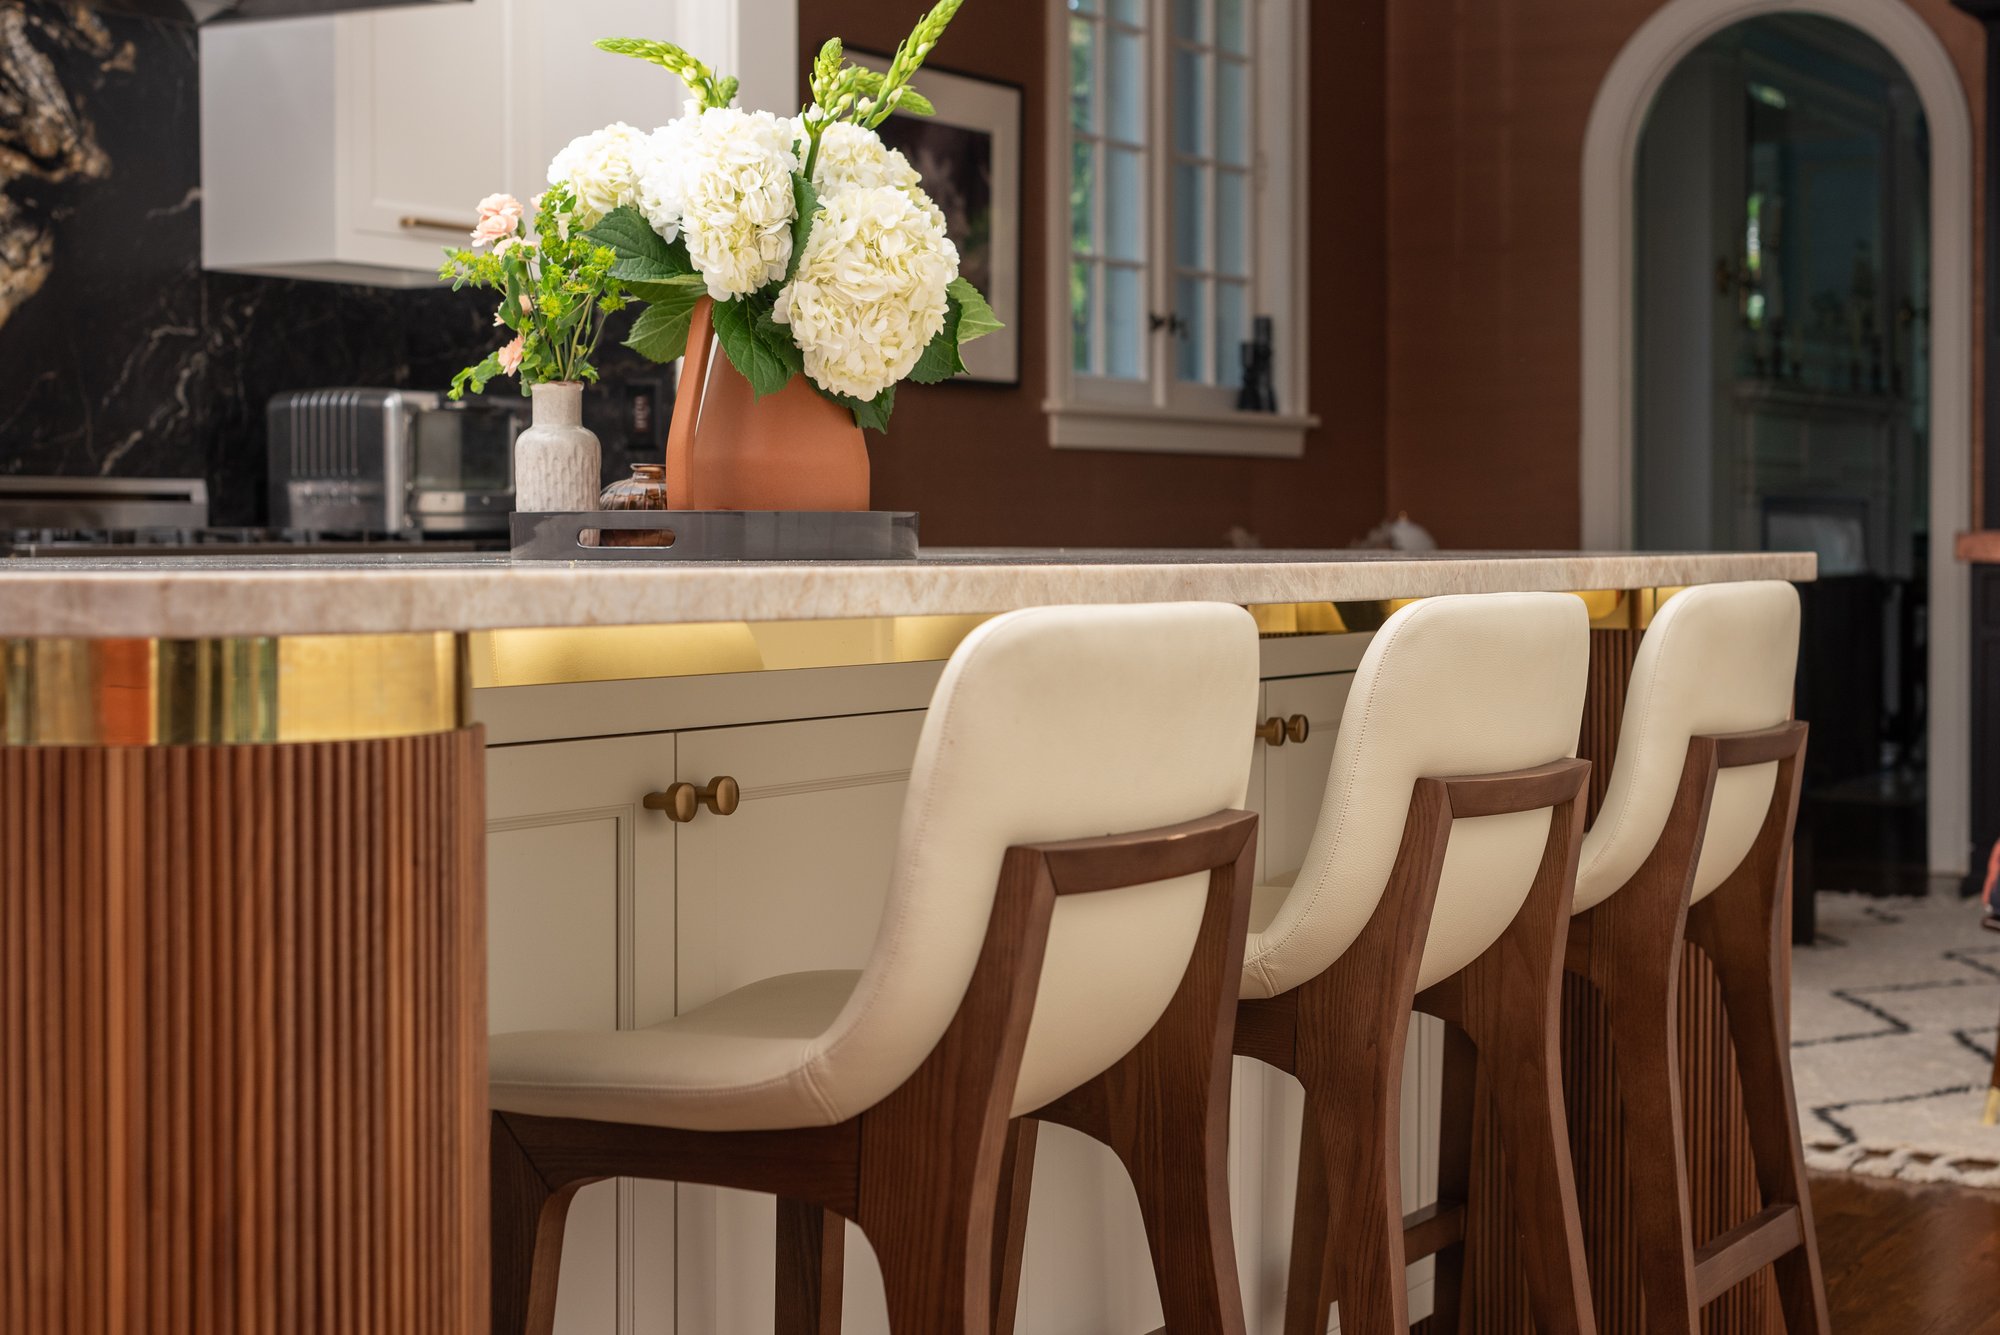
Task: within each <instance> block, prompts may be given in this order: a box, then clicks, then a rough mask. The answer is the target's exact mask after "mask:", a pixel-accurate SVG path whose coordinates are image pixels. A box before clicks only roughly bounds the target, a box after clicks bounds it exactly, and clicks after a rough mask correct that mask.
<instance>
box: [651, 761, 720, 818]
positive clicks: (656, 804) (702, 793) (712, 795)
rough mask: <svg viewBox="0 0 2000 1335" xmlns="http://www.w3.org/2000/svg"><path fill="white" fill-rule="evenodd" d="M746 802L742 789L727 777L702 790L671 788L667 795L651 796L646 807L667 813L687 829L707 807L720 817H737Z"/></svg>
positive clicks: (684, 785) (683, 786)
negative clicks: (740, 805) (738, 808)
mask: <svg viewBox="0 0 2000 1335" xmlns="http://www.w3.org/2000/svg"><path fill="white" fill-rule="evenodd" d="M742 801H743V789H742V787H741V786H740V785H739V784H738V783H737V782H736V780H734V779H732V778H730V777H729V776H728V775H727V774H724V775H721V776H719V777H717V778H714V779H710V780H709V781H708V782H707V783H706V784H704V785H702V786H701V787H699V788H697V787H695V786H694V785H693V784H691V783H673V784H668V785H667V788H666V791H665V792H660V793H647V794H646V798H645V801H644V803H643V805H644V806H645V808H646V810H648V811H664V812H666V813H667V819H668V820H670V821H673V822H675V823H676V824H679V825H685V824H687V823H688V822H689V821H691V820H693V819H694V818H695V816H696V814H697V813H698V812H699V811H700V810H701V808H703V807H707V808H708V809H709V810H710V811H713V812H714V813H715V814H716V815H718V816H730V815H734V814H735V813H736V808H737V806H738V805H739V804H741V802H742Z"/></svg>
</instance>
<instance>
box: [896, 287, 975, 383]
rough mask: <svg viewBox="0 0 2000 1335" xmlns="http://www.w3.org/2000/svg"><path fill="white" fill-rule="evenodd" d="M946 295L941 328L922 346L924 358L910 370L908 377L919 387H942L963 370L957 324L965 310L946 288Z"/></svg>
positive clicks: (963, 362) (963, 364)
mask: <svg viewBox="0 0 2000 1335" xmlns="http://www.w3.org/2000/svg"><path fill="white" fill-rule="evenodd" d="M946 292H947V295H946V297H945V311H944V328H942V329H940V330H938V331H937V335H936V336H935V337H934V338H932V339H931V341H930V342H929V343H926V344H925V345H924V355H923V356H921V357H919V358H917V364H916V365H915V366H913V367H911V368H910V375H909V378H910V379H911V380H914V381H916V383H918V384H919V385H937V384H942V383H943V382H944V381H947V380H949V379H951V378H952V377H953V376H955V375H957V374H959V373H960V372H961V371H963V370H965V359H964V358H963V357H961V356H959V354H958V324H959V319H960V317H961V316H962V315H963V314H964V310H965V308H964V307H963V306H961V305H960V304H959V300H958V298H957V297H955V296H951V295H949V292H950V289H946Z"/></svg>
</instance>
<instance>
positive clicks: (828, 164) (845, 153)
mask: <svg viewBox="0 0 2000 1335" xmlns="http://www.w3.org/2000/svg"><path fill="white" fill-rule="evenodd" d="M922 179H923V178H922V177H920V176H918V175H917V169H916V168H915V167H912V166H911V165H910V160H909V159H908V158H906V157H904V156H903V154H902V151H901V150H900V149H894V148H890V147H889V146H888V145H887V144H884V143H883V142H882V136H880V135H878V134H876V133H875V132H874V131H873V130H869V129H864V128H862V127H861V126H859V125H856V124H854V123H853V122H851V121H835V122H834V123H833V124H831V125H829V126H827V127H826V132H825V134H823V135H822V136H821V137H820V141H819V160H818V161H817V162H815V163H814V164H813V189H815V190H817V191H819V192H820V193H821V194H822V195H832V194H838V193H840V192H841V191H843V190H872V189H874V188H875V187H876V186H883V185H888V186H894V187H895V188H896V189H898V190H914V189H916V186H917V182H918V181H920V180H922Z"/></svg>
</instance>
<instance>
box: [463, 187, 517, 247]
mask: <svg viewBox="0 0 2000 1335" xmlns="http://www.w3.org/2000/svg"><path fill="white" fill-rule="evenodd" d="M520 226H521V201H520V200H518V199H516V198H514V197H513V196H512V195H488V196H487V197H486V198H484V199H482V200H480V201H479V225H478V226H477V227H475V228H473V229H472V242H473V244H474V245H480V246H483V245H485V244H486V243H487V242H488V241H501V240H505V239H507V238H509V237H512V236H513V235H514V233H515V232H516V231H517V230H519V228H520Z"/></svg>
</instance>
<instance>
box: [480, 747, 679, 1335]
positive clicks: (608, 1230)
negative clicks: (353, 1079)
mask: <svg viewBox="0 0 2000 1335" xmlns="http://www.w3.org/2000/svg"><path fill="white" fill-rule="evenodd" d="M673 774H674V738H673V735H672V734H657V735H652V736H643V737H614V738H606V739H600V740H595V741H585V742H559V743H550V744H545V745H537V746H512V747H495V748H493V749H492V750H490V751H489V752H488V753H487V844H486V851H487V858H486V867H487V921H488V929H487V939H488V948H489V960H488V970H489V973H488V984H487V989H488V1005H489V1009H490V1012H491V1014H490V1025H491V1028H492V1030H493V1031H494V1032H495V1033H504V1032H509V1031H513V1030H520V1029H601V1030H609V1029H614V1028H619V1029H629V1028H636V1027H639V1026H643V1025H647V1024H653V1023H657V1022H658V1021H660V1020H662V1019H666V1018H668V1017H670V1016H671V1015H672V1014H673V1005H674V958H675V957H674V825H673V823H672V822H671V821H669V820H668V819H667V818H666V817H665V816H664V815H661V814H660V813H658V812H653V811H647V810H645V809H644V808H643V807H642V806H641V805H640V802H641V799H642V798H643V797H644V796H645V794H646V793H648V792H651V791H653V790H656V789H660V788H664V787H666V785H667V784H669V783H671V782H672V781H673ZM675 1190H676V1188H675V1187H673V1186H672V1185H670V1184H665V1183H655V1182H629V1181H618V1182H604V1183H599V1184H597V1185H595V1186H591V1187H586V1188H584V1190H583V1191H581V1192H579V1193H578V1194H577V1198H576V1201H575V1204H574V1205H573V1206H572V1207H571V1209H570V1216H569V1227H568V1231H567V1233H566V1234H565V1236H564V1239H563V1264H562V1279H561V1282H560V1287H559V1289H558V1298H557V1310H556V1332H557V1335H672V1332H673V1330H674V1267H673V1265H672V1262H671V1258H672V1256H673V1251H674V1193H675Z"/></svg>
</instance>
